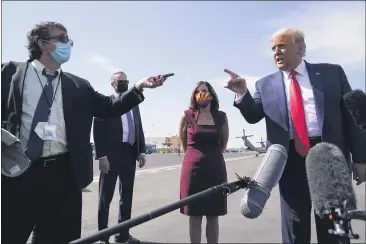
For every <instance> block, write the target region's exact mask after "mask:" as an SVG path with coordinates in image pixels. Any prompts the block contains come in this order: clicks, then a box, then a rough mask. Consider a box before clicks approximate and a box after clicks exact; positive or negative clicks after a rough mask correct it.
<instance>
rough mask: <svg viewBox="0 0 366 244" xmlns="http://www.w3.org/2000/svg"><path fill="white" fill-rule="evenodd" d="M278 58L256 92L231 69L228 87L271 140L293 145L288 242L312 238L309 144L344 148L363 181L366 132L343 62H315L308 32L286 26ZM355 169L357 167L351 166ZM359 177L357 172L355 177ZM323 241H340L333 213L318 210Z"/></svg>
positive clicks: (275, 48) (276, 46) (284, 211)
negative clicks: (351, 108)
mask: <svg viewBox="0 0 366 244" xmlns="http://www.w3.org/2000/svg"><path fill="white" fill-rule="evenodd" d="M271 43H272V46H271V49H272V55H273V58H274V62H275V64H276V66H277V68H278V69H279V70H278V71H277V72H276V73H274V74H271V75H268V76H266V77H264V78H262V79H260V80H258V81H257V82H256V85H255V88H256V90H255V92H254V93H253V94H251V93H250V92H249V91H248V89H247V84H246V81H245V79H244V78H242V77H240V76H239V75H237V74H236V73H234V72H232V71H230V70H225V72H226V73H228V74H229V76H230V78H229V81H228V82H227V84H226V87H227V88H228V89H230V90H232V91H233V92H234V93H236V99H235V102H234V106H235V107H237V108H238V109H239V111H240V113H241V114H242V115H243V117H244V118H245V120H246V121H247V122H248V123H250V124H255V123H258V122H259V121H260V120H262V119H263V118H264V119H265V121H266V129H267V146H270V145H271V144H280V145H282V146H284V147H285V148H286V149H287V151H288V159H287V163H286V167H285V170H284V172H283V174H282V177H281V180H280V182H279V189H280V194H281V219H282V241H283V243H286V244H289V243H292V244H298V243H301V244H302V243H310V240H311V236H310V234H311V221H310V220H311V218H310V217H311V208H312V206H311V199H310V192H309V186H308V182H307V176H306V170H305V158H306V155H307V153H308V151H309V149H310V148H311V147H312V146H314V145H316V144H317V143H319V142H322V141H323V142H329V143H332V144H334V145H336V146H338V147H339V148H340V150H341V151H342V152H343V154H344V155H345V157H346V158H347V159H348V161H349V163H350V162H351V160H350V159H351V157H350V154H352V161H353V164H352V166H353V169H354V174H355V175H356V176H357V181H358V182H357V184H361V183H362V182H364V181H365V169H366V168H365V164H366V153H365V145H364V144H363V142H364V137H363V136H364V135H362V133H360V131H358V129H357V128H355V127H354V124H353V122H352V121H351V120H350V118H351V117H350V114H349V112H348V110H347V109H346V107H345V104H344V101H343V98H342V96H343V95H344V94H345V93H347V92H349V91H351V86H350V85H349V83H348V80H347V76H346V74H345V72H344V70H343V69H342V67H341V66H340V65H336V64H328V63H322V64H311V63H308V62H306V61H305V60H304V59H303V57H304V56H305V54H306V44H305V37H304V34H303V33H302V32H301V31H300V30H299V29H296V28H286V29H281V30H279V31H277V32H276V33H274V34H273V35H272V38H271ZM350 172H351V171H350ZM355 178H356V177H355ZM315 222H316V229H317V239H318V243H319V244H328V243H336V242H337V241H336V240H335V239H333V238H332V236H330V235H329V233H328V229H329V228H331V225H330V222H329V220H328V219H325V218H320V217H318V216H315Z"/></svg>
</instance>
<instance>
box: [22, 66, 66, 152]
mask: <svg viewBox="0 0 366 244" xmlns="http://www.w3.org/2000/svg"><path fill="white" fill-rule="evenodd" d="M44 68H45V66H44V65H43V64H42V63H40V62H39V61H38V60H33V61H32V62H31V63H30V65H29V66H28V69H27V73H26V76H25V80H24V87H23V109H22V115H21V125H20V134H19V135H18V137H19V139H20V141H21V143H22V145H23V147H24V149H25V148H27V143H28V138H29V135H30V129H31V126H32V121H33V116H34V113H35V111H36V108H37V105H38V101H39V98H40V97H41V94H42V90H43V88H42V86H43V87H44V86H45V85H46V83H47V78H46V77H45V76H44V75H43V74H42V72H43V70H44ZM36 72H37V73H38V76H39V79H38V76H37V73H36ZM57 72H58V75H57V77H56V78H54V79H53V81H52V85H53V92H54V93H55V92H56V94H55V95H54V96H55V99H54V101H53V103H52V107H51V114H50V121H49V122H50V123H51V124H53V125H55V126H56V140H55V141H45V142H44V147H43V154H42V157H48V156H53V155H58V154H62V153H65V152H67V141H66V133H65V120H64V110H63V102H62V91H61V87H62V81H61V80H60V79H59V78H60V74H61V69H58V70H57ZM40 81H41V83H42V86H41V84H40ZM59 81H60V83H59V85H58V88H57V83H58V82H59ZM56 88H57V91H56ZM37 126H38V127H39V125H37Z"/></svg>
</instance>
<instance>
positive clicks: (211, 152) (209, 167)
mask: <svg viewBox="0 0 366 244" xmlns="http://www.w3.org/2000/svg"><path fill="white" fill-rule="evenodd" d="M184 114H185V120H186V123H187V150H186V152H185V155H184V160H183V165H182V171H181V178H180V198H181V199H183V198H185V197H188V196H190V195H193V194H195V193H198V192H201V191H203V190H206V189H208V188H210V187H212V186H216V185H220V184H222V183H224V182H227V174H226V165H225V161H224V156H223V154H222V136H223V135H222V129H223V125H224V123H225V113H224V112H222V111H215V110H213V111H212V117H213V120H214V122H215V125H198V124H197V119H198V115H199V113H198V111H196V110H186V111H184ZM180 212H181V213H182V214H185V215H189V216H220V215H225V214H227V198H226V196H224V195H223V194H216V195H213V196H209V197H206V198H203V199H201V200H197V201H195V202H193V203H192V204H189V205H187V206H185V207H182V208H181V209H180Z"/></svg>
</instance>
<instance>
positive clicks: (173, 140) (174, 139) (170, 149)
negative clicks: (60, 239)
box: [145, 135, 180, 153]
mask: <svg viewBox="0 0 366 244" xmlns="http://www.w3.org/2000/svg"><path fill="white" fill-rule="evenodd" d="M145 143H146V144H149V145H155V148H156V152H158V153H176V152H178V146H179V147H180V142H179V136H178V135H176V136H170V137H146V138H145Z"/></svg>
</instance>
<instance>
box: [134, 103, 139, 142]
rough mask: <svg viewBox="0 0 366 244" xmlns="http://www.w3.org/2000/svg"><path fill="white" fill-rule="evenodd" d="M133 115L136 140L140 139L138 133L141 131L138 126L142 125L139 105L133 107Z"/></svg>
mask: <svg viewBox="0 0 366 244" xmlns="http://www.w3.org/2000/svg"><path fill="white" fill-rule="evenodd" d="M132 115H133V119H134V124H135V135H136V137H135V138H136V141H137V140H138V136H137V135H138V133H139V131H138V128H139V126H140V124H139V123H140V114H139V112H138V108H137V107H134V108H133V109H132Z"/></svg>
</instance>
